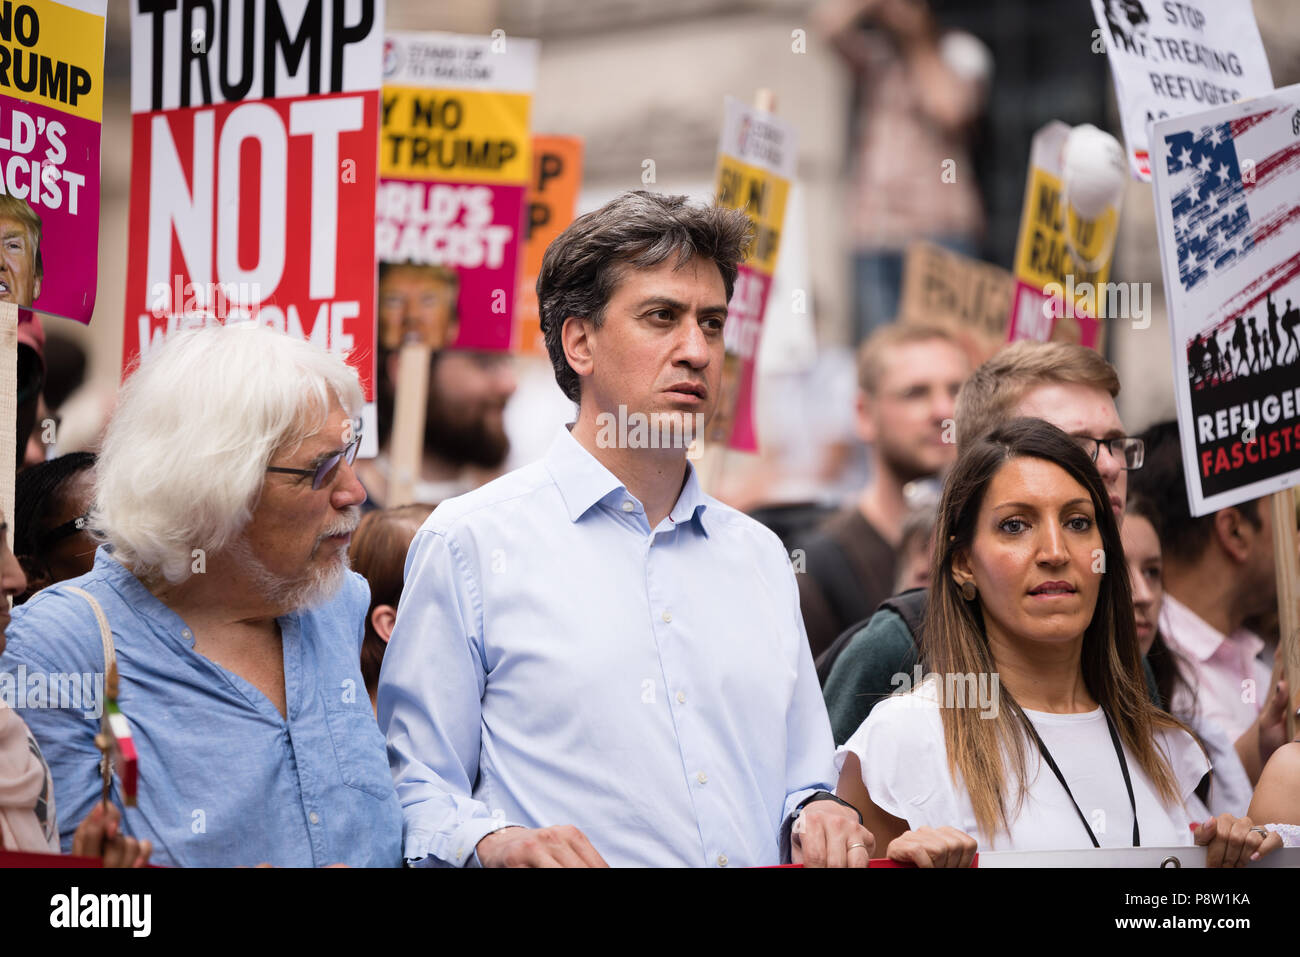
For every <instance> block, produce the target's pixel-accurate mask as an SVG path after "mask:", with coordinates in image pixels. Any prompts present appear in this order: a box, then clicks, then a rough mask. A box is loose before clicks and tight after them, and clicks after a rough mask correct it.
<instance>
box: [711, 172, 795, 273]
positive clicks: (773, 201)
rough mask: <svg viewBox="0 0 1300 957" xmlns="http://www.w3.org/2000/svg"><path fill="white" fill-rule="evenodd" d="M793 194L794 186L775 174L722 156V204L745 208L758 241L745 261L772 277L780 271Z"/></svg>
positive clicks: (719, 180)
mask: <svg viewBox="0 0 1300 957" xmlns="http://www.w3.org/2000/svg"><path fill="white" fill-rule="evenodd" d="M789 191H790V183H789V182H788V181H787V180H785V179H782V178H781V177H780V176H777V175H775V174H774V173H769V172H768V171H767V170H764V169H759V168H758V167H757V166H750V165H749V164H748V163H742V162H741V161H740V160H738V159H736V158H735V157H733V156H728V155H727V154H725V153H723V154H721V155H720V156H719V157H718V205H719V206H725V207H726V208H728V209H742V210H744V211H745V213H746V214H747V215H748V216H749V220H750V222H751V223H753V226H754V238H753V242H752V243H751V245H750V247H749V250H748V251H747V253H746V256H745V262H746V263H747V264H748V265H750V266H751V267H753V268H754V269H757V270H758V271H759V272H763V273H766V274H767V275H769V276H770V275H771V274H772V273H773V272H774V271H775V270H776V254H777V250H778V248H779V247H780V244H781V229H782V227H783V226H784V225H785V201H786V195H787V194H788V193H789Z"/></svg>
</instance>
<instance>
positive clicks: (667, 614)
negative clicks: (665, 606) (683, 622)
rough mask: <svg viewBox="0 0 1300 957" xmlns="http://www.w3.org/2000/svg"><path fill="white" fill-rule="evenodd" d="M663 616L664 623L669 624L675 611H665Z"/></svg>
mask: <svg viewBox="0 0 1300 957" xmlns="http://www.w3.org/2000/svg"><path fill="white" fill-rule="evenodd" d="M661 617H662V618H663V620H664V623H665V624H667V623H668V622H670V621H672V620H673V613H672V612H671V611H666V612H664V613H663V615H662V616H661Z"/></svg>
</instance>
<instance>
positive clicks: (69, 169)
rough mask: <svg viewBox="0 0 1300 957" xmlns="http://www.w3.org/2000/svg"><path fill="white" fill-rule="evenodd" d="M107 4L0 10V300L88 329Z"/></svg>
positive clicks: (36, 4) (83, 1) (85, 0)
mask: <svg viewBox="0 0 1300 957" xmlns="http://www.w3.org/2000/svg"><path fill="white" fill-rule="evenodd" d="M104 3H105V0H64V2H62V3H55V2H53V0H29V2H27V3H4V4H0V239H2V240H3V242H4V248H5V250H6V252H5V255H4V259H5V270H4V275H3V276H0V301H4V302H12V303H16V304H17V305H18V306H19V307H22V308H32V309H36V310H39V311H40V312H45V313H49V314H51V315H56V316H65V317H67V318H69V319H76V320H78V321H80V322H89V321H90V315H91V313H92V312H93V311H94V308H95V285H96V282H97V280H98V271H97V269H98V255H99V133H100V122H101V119H102V113H103V102H104Z"/></svg>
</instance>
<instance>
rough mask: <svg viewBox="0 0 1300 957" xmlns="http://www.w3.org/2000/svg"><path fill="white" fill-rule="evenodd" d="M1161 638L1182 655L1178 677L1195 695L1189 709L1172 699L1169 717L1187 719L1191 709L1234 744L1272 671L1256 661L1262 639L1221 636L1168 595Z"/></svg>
mask: <svg viewBox="0 0 1300 957" xmlns="http://www.w3.org/2000/svg"><path fill="white" fill-rule="evenodd" d="M1160 634H1161V635H1163V636H1164V639H1165V641H1166V642H1168V644H1169V647H1170V648H1172V649H1173V650H1174V651H1176V652H1177V653H1178V654H1179V655H1181V656H1182V659H1183V660H1182V662H1181V667H1182V669H1183V676H1184V677H1185V678H1186V679H1187V681H1188V683H1189V684H1191V686H1192V688H1193V689H1194V690H1195V692H1196V701H1195V703H1194V704H1193V702H1192V701H1190V700H1184V699H1181V698H1179V696H1178V695H1177V694H1176V695H1175V698H1174V702H1173V710H1174V713H1176V714H1189V713H1191V710H1192V708H1193V707H1195V708H1196V709H1197V710H1198V711H1199V714H1200V716H1201V718H1202V719H1203V720H1204V721H1206V722H1208V723H1210V724H1214V725H1218V727H1219V728H1221V729H1222V730H1223V731H1224V732H1226V733H1227V735H1228V737H1229V738H1230V739H1231V740H1233V741H1236V740H1237V738H1239V737H1241V735H1242V734H1243V733H1244V732H1245V731H1246V729H1247V728H1249V727H1250V726H1251V725H1252V724H1253V723H1254V722H1255V719H1256V718H1257V717H1259V711H1260V708H1261V707H1262V706H1263V704H1264V702H1266V701H1267V700H1268V696H1269V685H1268V683H1269V679H1270V678H1271V677H1272V669H1271V667H1270V666H1269V665H1268V664H1267V663H1266V662H1264V661H1262V660H1260V658H1259V653H1260V652H1261V651H1263V650H1264V639H1263V638H1260V637H1259V635H1257V634H1255V633H1254V632H1253V631H1249V630H1248V629H1245V628H1238V629H1237V630H1236V631H1234V632H1233V633H1232V634H1230V635H1225V634H1224V633H1223V632H1221V631H1219V630H1218V629H1217V628H1215V627H1214V626H1213V625H1210V624H1209V623H1208V622H1206V621H1205V619H1203V618H1201V617H1200V616H1199V615H1198V614H1196V612H1194V611H1192V610H1191V609H1190V608H1188V607H1187V606H1186V605H1184V604H1182V602H1180V601H1178V599H1176V598H1174V597H1173V596H1172V595H1170V594H1169V593H1168V592H1165V602H1164V607H1163V608H1162V609H1161V612H1160ZM1181 693H1182V694H1183V695H1185V694H1186V692H1185V691H1184V692H1181Z"/></svg>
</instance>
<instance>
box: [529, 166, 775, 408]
mask: <svg viewBox="0 0 1300 957" xmlns="http://www.w3.org/2000/svg"><path fill="white" fill-rule="evenodd" d="M749 237H750V225H749V218H748V217H747V216H746V215H745V214H744V213H743V212H741V211H740V210H735V209H724V208H722V207H719V206H703V205H693V204H691V203H690V202H689V200H688V198H687V197H685V196H665V195H663V194H662V193H650V192H646V191H645V190H636V191H633V192H627V193H624V194H623V195H622V196H619V197H618V198H617V199H614V200H611V201H610V202H608V203H606V204H605V205H604V206H602V207H601V208H600V209H598V210H596V211H595V212H591V213H587V214H586V215H584V216H579V217H578V218H577V219H575V220H574V221H573V222H572V223H571V224H570V225H569V228H568V229H566V230H565V231H564V232H563V233H561V234H560V235H559V236H558V237H557V238H556V239H555V240H554V241H553V242H552V243H551V244H550V245H549V246H547V247H546V255H545V256H544V257H543V258H542V269H541V272H540V273H538V276H537V303H538V311H539V312H540V314H541V323H542V335H543V336H544V337H545V338H546V351H547V353H548V354H549V355H550V358H551V365H552V366H553V367H554V369H555V381H556V382H558V383H559V385H560V388H561V389H562V390H563V391H564V394H565V395H566V396H568V397H569V398H570V399H571V400H572V401H574V402H578V401H580V400H581V392H582V390H581V384H580V382H579V379H578V374H577V373H576V372H574V371H573V369H572V367H570V365H569V361H568V359H566V358H565V356H564V343H563V341H562V340H561V338H560V332H561V330H562V329H563V328H564V321H565V320H566V319H567V318H569V317H570V316H577V317H579V318H583V319H590V320H591V321H592V322H593V323H594V324H595V326H596V328H600V326H601V324H602V323H603V322H604V321H605V315H604V313H605V306H606V305H608V303H609V300H610V297H611V296H612V295H613V294H614V289H615V287H616V286H617V285H618V282H619V280H620V279H622V277H623V272H624V269H626V268H627V267H632V268H635V269H649V268H652V267H654V266H658V265H659V264H660V263H662V262H664V261H665V260H667V259H668V257H669V256H671V255H673V254H674V253H676V255H677V266H678V267H681V266H684V265H686V263H688V262H689V261H690V260H691V259H693V258H696V257H699V258H701V259H707V260H710V261H712V262H713V263H715V264H716V265H717V267H718V271H719V272H721V273H722V283H723V285H724V286H725V287H726V292H727V300H728V301H730V300H731V292H732V289H733V288H734V287H735V284H736V269H737V266H738V265H739V263H740V262H741V261H742V259H743V258H744V254H745V251H746V247H747V245H748V243H749Z"/></svg>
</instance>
